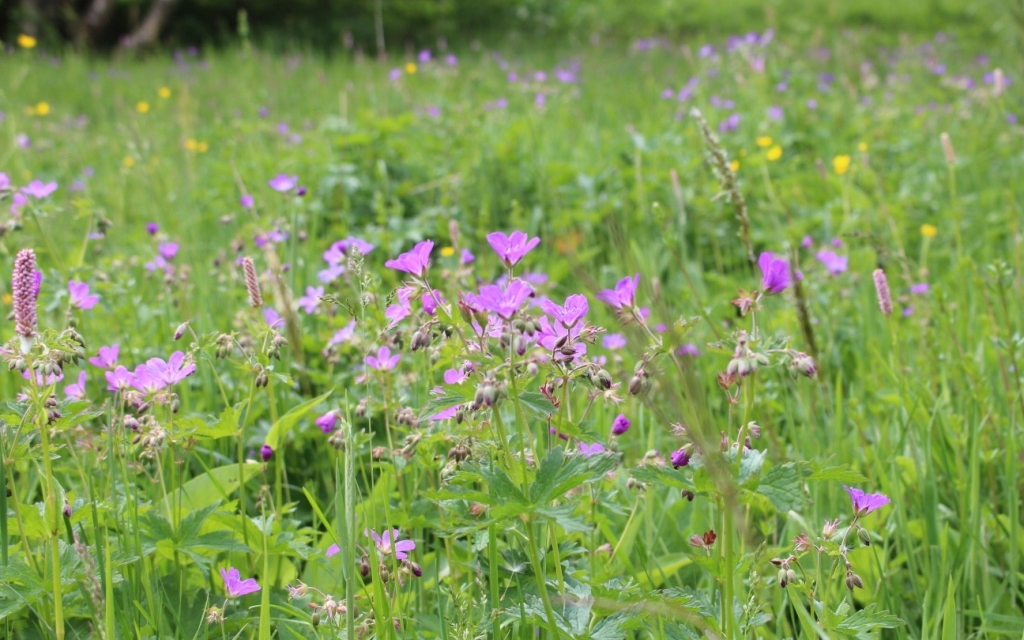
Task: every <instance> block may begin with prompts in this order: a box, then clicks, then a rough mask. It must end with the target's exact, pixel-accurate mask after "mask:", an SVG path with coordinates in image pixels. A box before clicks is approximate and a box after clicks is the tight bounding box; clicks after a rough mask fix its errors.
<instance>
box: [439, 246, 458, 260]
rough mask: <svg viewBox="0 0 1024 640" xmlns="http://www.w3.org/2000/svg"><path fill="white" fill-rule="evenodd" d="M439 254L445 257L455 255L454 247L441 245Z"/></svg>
mask: <svg viewBox="0 0 1024 640" xmlns="http://www.w3.org/2000/svg"><path fill="white" fill-rule="evenodd" d="M441 255H442V256H444V257H445V258H450V257H452V256H454V255H455V247H442V248H441Z"/></svg>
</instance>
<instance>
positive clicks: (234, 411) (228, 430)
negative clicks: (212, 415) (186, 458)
mask: <svg viewBox="0 0 1024 640" xmlns="http://www.w3.org/2000/svg"><path fill="white" fill-rule="evenodd" d="M246 404H248V400H243V401H242V402H240V403H238V404H236V405H235V406H233V407H225V408H224V411H222V412H221V414H220V417H219V418H218V419H217V422H214V423H213V424H209V425H207V426H206V427H201V428H200V429H199V430H198V433H197V435H199V436H200V437H203V438H211V439H213V440H216V439H218V438H226V437H229V436H234V435H237V434H238V418H239V416H241V415H242V411H243V410H245V405H246Z"/></svg>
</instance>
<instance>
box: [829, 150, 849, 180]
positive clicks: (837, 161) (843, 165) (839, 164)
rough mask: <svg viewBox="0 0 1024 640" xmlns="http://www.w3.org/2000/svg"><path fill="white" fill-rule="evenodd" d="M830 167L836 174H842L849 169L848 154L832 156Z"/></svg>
mask: <svg viewBox="0 0 1024 640" xmlns="http://www.w3.org/2000/svg"><path fill="white" fill-rule="evenodd" d="M832 168H833V169H835V170H836V174H837V175H843V174H844V173H846V172H847V171H849V170H850V156H846V155H843V156H836V157H834V158H832Z"/></svg>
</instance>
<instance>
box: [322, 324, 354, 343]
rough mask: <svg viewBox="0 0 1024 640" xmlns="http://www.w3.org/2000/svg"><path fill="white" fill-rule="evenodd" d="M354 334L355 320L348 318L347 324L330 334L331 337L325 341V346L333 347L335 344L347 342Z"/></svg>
mask: <svg viewBox="0 0 1024 640" xmlns="http://www.w3.org/2000/svg"><path fill="white" fill-rule="evenodd" d="M355 334H356V321H355V320H349V323H348V324H347V325H345V326H344V327H342V328H341V329H338V331H337V332H336V333H335V334H334V335H333V336H331V339H330V340H329V341H328V342H327V346H328V347H333V346H334V345H336V344H341V343H342V342H348V341H349V340H351V339H352V336H354V335H355Z"/></svg>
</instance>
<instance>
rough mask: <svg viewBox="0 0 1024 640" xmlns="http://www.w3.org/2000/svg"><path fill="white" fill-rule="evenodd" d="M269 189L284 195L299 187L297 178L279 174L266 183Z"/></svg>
mask: <svg viewBox="0 0 1024 640" xmlns="http://www.w3.org/2000/svg"><path fill="white" fill-rule="evenodd" d="M267 184H269V185H270V188H271V189H273V190H274V191H277V192H279V193H286V192H288V191H291V190H293V189H294V188H295V187H297V186H299V177H298V176H295V175H292V176H290V175H288V174H286V173H279V174H277V175H276V176H274V177H273V178H271V179H270V180H268V181H267Z"/></svg>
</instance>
